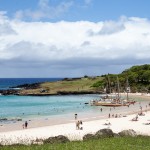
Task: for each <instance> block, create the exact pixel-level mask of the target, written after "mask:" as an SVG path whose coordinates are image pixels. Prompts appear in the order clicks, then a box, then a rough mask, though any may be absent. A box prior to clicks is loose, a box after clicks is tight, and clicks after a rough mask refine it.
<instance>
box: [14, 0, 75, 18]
mask: <svg viewBox="0 0 150 150" xmlns="http://www.w3.org/2000/svg"><path fill="white" fill-rule="evenodd" d="M72 5H73V1H72V0H71V1H67V2H60V3H59V4H58V5H56V6H54V5H51V3H50V0H39V2H38V8H37V9H35V10H31V9H26V10H18V11H17V12H16V13H15V18H16V19H24V18H30V19H32V20H40V19H54V18H56V17H59V16H60V15H62V14H63V13H65V12H67V11H68V9H69V8H70V7H71V6H72Z"/></svg>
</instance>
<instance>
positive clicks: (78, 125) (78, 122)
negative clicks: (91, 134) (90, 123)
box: [75, 114, 83, 130]
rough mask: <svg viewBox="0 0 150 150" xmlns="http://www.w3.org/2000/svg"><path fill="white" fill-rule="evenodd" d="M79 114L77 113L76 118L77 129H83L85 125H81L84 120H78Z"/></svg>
mask: <svg viewBox="0 0 150 150" xmlns="http://www.w3.org/2000/svg"><path fill="white" fill-rule="evenodd" d="M77 116H78V115H77V114H75V120H76V129H77V130H83V127H80V125H82V120H77Z"/></svg>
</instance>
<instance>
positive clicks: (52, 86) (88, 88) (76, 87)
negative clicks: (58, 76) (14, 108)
mask: <svg viewBox="0 0 150 150" xmlns="http://www.w3.org/2000/svg"><path fill="white" fill-rule="evenodd" d="M101 80H103V77H82V78H73V79H71V78H70V79H69V78H66V79H64V80H62V81H56V82H45V83H41V84H40V85H39V86H38V87H37V88H28V89H23V90H21V91H20V94H21V95H26V94H31V95H34V94H40V95H46V94H52V95H53V94H67V93H68V94H69V93H70V94H76V93H77V94H80V93H94V92H97V93H100V92H103V91H101V90H100V88H99V87H93V86H92V85H93V84H94V83H97V82H98V81H101Z"/></svg>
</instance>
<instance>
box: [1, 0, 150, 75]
mask: <svg viewBox="0 0 150 150" xmlns="http://www.w3.org/2000/svg"><path fill="white" fill-rule="evenodd" d="M149 6H150V1H149V0H143V1H142V0H132V1H131V0H0V78H18V77H19V78H40V77H41V78H42V77H48V78H50V77H81V76H84V75H88V76H99V75H102V74H107V73H115V74H117V73H121V72H122V71H123V70H124V69H128V68H130V67H131V66H133V65H141V64H150V13H149Z"/></svg>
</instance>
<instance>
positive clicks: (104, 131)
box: [95, 129, 114, 138]
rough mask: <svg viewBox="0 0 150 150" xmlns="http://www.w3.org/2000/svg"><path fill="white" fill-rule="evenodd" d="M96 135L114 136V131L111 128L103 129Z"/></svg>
mask: <svg viewBox="0 0 150 150" xmlns="http://www.w3.org/2000/svg"><path fill="white" fill-rule="evenodd" d="M95 136H96V137H97V138H107V137H114V133H113V131H112V130H111V129H101V130H99V131H97V132H96V134H95Z"/></svg>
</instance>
